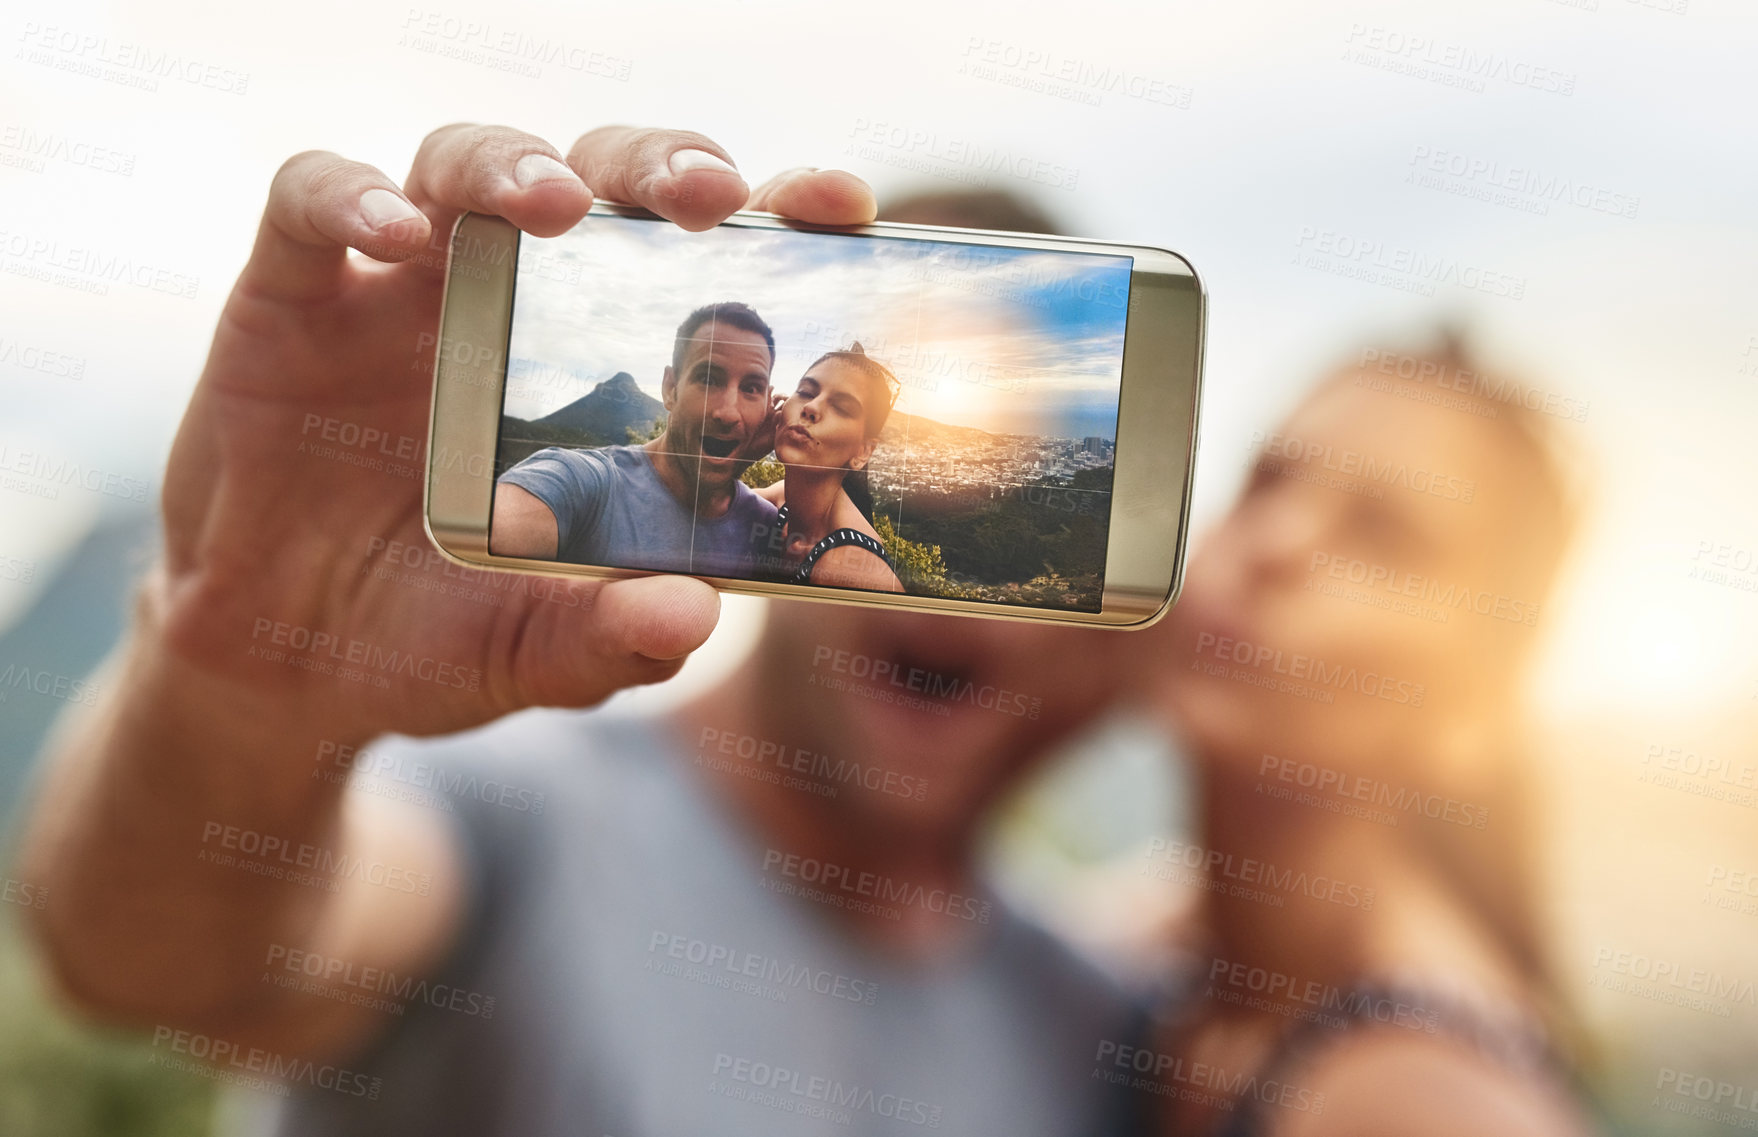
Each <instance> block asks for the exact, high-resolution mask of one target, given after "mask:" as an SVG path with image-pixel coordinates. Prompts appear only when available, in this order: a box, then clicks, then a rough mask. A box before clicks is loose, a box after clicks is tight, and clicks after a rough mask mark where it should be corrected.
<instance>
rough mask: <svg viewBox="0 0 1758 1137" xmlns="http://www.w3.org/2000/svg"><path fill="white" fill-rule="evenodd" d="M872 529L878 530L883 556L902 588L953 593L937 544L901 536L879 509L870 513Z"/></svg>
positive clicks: (941, 594) (944, 594) (913, 590)
mask: <svg viewBox="0 0 1758 1137" xmlns="http://www.w3.org/2000/svg"><path fill="white" fill-rule="evenodd" d="M873 531H874V532H875V533H877V534H879V543H880V544H881V545H884V546H885V557H886V559H887V560H889V561H890V562H891V569H892V571H893V572H895V573H897V579H898V580H900V581H902V582H903V586H904V587H905V588H907V589H909V590H910V591H911V592H925V593H927V594H928V595H930V596H951V595H955V594H956V592H957V585H955V584H953V582H952V581H950V580H948V579H947V577H946V561H945V559H944V558H943V557H942V556H941V555H940V546H939V545H924V544H921V543H920V542H917V541H911V540H909V539H908V538H907V537H904V536H902V535H901V534H899V533H898V531H897V529H896V528H895V527H894V526H893V525H892V524H891V518H890V517H889V516H888V515H886V514H885V513H884V512H883V511H879V512H877V514H876V515H875V516H874V518H873Z"/></svg>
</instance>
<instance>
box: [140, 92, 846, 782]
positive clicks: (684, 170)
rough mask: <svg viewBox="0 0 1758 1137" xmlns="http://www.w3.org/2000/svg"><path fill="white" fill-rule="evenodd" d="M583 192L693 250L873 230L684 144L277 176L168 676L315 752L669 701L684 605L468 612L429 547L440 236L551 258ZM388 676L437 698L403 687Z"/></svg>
mask: <svg viewBox="0 0 1758 1137" xmlns="http://www.w3.org/2000/svg"><path fill="white" fill-rule="evenodd" d="M582 174H584V175H585V178H584V179H582V176H581V175H582ZM594 192H596V193H599V194H603V195H607V196H613V197H617V198H620V199H622V200H627V201H631V202H638V203H640V204H641V205H643V206H645V207H646V208H648V209H650V210H652V211H654V212H655V213H657V214H659V215H661V216H665V217H668V218H671V219H673V222H674V223H675V224H676V225H677V226H679V227H685V228H692V229H701V228H705V227H710V226H712V225H714V224H716V223H717V222H719V221H721V220H723V219H724V218H725V217H726V216H727V215H729V214H730V213H731V212H732V211H733V210H735V209H738V208H741V207H743V206H745V205H747V204H748V203H756V204H761V205H764V206H766V207H769V208H776V209H793V210H797V211H798V212H799V213H800V215H801V216H803V217H807V218H810V219H812V220H817V221H823V222H830V223H853V222H861V221H865V220H868V219H870V218H871V217H872V214H873V208H874V207H873V200H872V196H871V194H870V193H869V192H868V191H867V189H866V187H865V186H864V184H862V183H861V182H859V180H858V179H855V178H853V177H852V176H851V175H848V174H842V173H837V172H834V171H826V172H823V173H801V172H794V173H790V174H788V175H784V176H782V177H781V178H778V179H776V180H775V181H774V182H772V183H770V184H769V185H767V186H764V187H761V188H759V189H758V190H757V191H756V192H755V193H753V192H752V191H751V189H750V188H749V187H748V186H747V185H746V183H745V181H744V180H743V178H741V177H740V176H739V175H738V174H737V173H736V171H734V170H733V168H732V166H731V164H730V161H729V159H728V156H727V155H726V152H725V151H724V150H722V149H721V148H720V147H719V146H718V145H717V144H715V143H714V142H712V141H710V140H708V139H706V138H704V137H702V136H701V135H697V134H693V133H689V132H683V131H668V130H635V129H629V128H607V129H603V130H598V131H593V132H590V133H588V134H586V135H584V136H582V137H581V138H580V139H579V141H578V142H576V143H575V145H574V146H573V148H572V150H571V151H570V152H569V154H568V155H567V157H566V159H565V160H564V158H563V156H562V155H561V154H560V153H559V152H558V151H557V150H555V149H554V148H553V147H551V146H550V145H549V144H548V143H547V142H545V141H543V140H542V139H539V138H536V137H534V136H532V135H529V134H525V133H523V132H520V131H516V130H512V129H509V128H504V127H487V126H467V125H460V126H452V127H446V128H443V129H441V130H438V131H435V132H434V133H433V134H432V135H430V136H429V137H428V138H427V139H426V140H425V141H424V142H423V143H422V144H421V146H420V149H419V152H418V154H417V156H416V159H415V162H414V165H413V168H412V169H411V171H410V174H409V177H408V179H407V181H406V183H405V184H404V185H402V186H399V185H398V184H397V183H396V182H395V181H393V180H392V179H390V178H388V177H386V176H385V175H384V174H383V173H381V172H379V171H378V170H376V169H374V168H373V167H371V166H367V165H364V164H362V163H358V162H353V161H349V160H347V159H344V158H341V157H338V156H336V155H333V154H327V153H318V152H312V153H306V154H301V155H299V156H297V157H295V158H293V159H291V160H289V161H288V162H287V164H286V165H285V166H284V167H283V168H282V169H281V170H280V172H279V173H278V174H277V175H276V177H275V180H274V184H273V186H272V188H271V189H270V192H269V200H268V207H267V210H266V213H265V215H264V218H263V222H262V226H261V230H260V232H259V234H258V236H257V241H256V247H255V249H254V251H253V254H252V256H251V259H250V262H249V263H248V265H247V266H246V267H245V269H244V271H243V274H242V276H241V277H240V279H239V281H238V284H237V287H236V288H235V290H234V292H233V294H232V295H231V297H230V298H229V300H228V302H227V304H226V308H225V311H224V313H223V315H222V317H221V319H220V322H219V326H218V328H217V331H216V334H215V337H214V342H213V347H212V350H211V353H210V356H209V359H208V362H207V366H206V368H205V371H204V373H203V375H202V377H201V381H200V383H199V384H198V386H197V388H196V390H195V393H194V395H193V398H192V400H191V403H190V406H189V408H188V411H187V414H186V416H185V420H184V422H183V424H182V427H181V430H180V431H179V435H178V438H177V441H176V445H175V447H174V449H173V452H172V454H171V458H170V464H169V468H168V470H167V474H166V480H165V491H164V508H165V524H166V556H165V564H164V568H163V570H162V572H161V573H160V574H159V577H158V580H157V583H156V584H155V585H154V586H153V587H152V588H151V589H150V592H151V594H152V596H153V597H154V604H155V605H156V608H157V610H159V612H160V616H159V619H160V621H161V622H162V623H163V624H164V626H165V627H166V628H167V630H168V635H169V636H170V638H171V639H172V640H173V641H174V643H175V650H176V651H177V652H178V653H180V654H181V655H183V656H185V657H187V658H188V659H189V660H190V661H191V662H192V663H194V664H195V666H196V667H197V668H198V669H199V670H201V671H202V672H204V673H206V674H209V675H212V676H213V677H214V681H215V683H216V684H220V685H224V686H226V687H228V688H243V689H244V690H246V691H247V692H250V693H251V695H250V699H247V700H244V703H249V702H250V701H251V700H257V701H261V702H272V703H273V704H274V705H277V706H280V707H284V708H286V710H287V714H288V715H289V716H291V717H300V716H303V717H304V718H305V719H307V720H312V721H315V719H316V718H321V719H322V721H323V722H324V724H325V725H324V726H323V728H322V729H324V730H325V731H327V732H328V733H327V734H326V735H325V736H326V737H342V736H344V735H354V734H364V735H371V734H376V733H378V732H381V731H384V730H402V731H409V732H414V733H432V732H437V731H445V730H452V729H459V728H462V727H465V726H469V725H472V724H474V723H478V722H482V721H486V720H488V719H490V718H493V717H495V716H497V715H500V714H503V713H505V712H507V711H510V710H514V709H516V708H518V707H521V706H525V705H531V704H548V705H585V704H590V703H593V702H596V701H598V700H600V699H603V698H604V697H605V696H607V695H609V694H610V693H612V692H613V691H615V690H617V689H619V688H621V687H624V686H627V685H629V684H632V683H641V682H650V681H654V680H658V679H662V678H664V677H666V676H667V675H669V674H671V673H672V672H673V671H674V670H675V669H676V668H677V667H678V666H679V664H680V662H681V660H682V658H683V657H684V656H685V655H686V654H687V653H688V652H689V651H690V650H692V649H694V648H695V647H696V646H698V645H699V644H700V643H701V642H702V640H703V639H704V638H705V637H706V636H707V634H708V632H709V631H710V629H711V628H712V626H713V624H714V622H715V619H716V615H717V612H718V600H717V598H716V597H715V595H714V594H713V591H712V590H711V589H710V588H708V587H707V586H705V585H702V584H700V583H699V582H696V581H692V580H686V579H681V578H667V579H654V580H646V581H631V582H627V583H617V584H610V585H606V584H604V583H603V582H597V581H586V580H579V581H573V582H564V583H563V584H562V585H560V586H559V587H558V588H556V589H552V590H545V591H543V592H542V593H541V595H533V594H532V593H531V592H529V591H519V592H512V593H509V594H506V595H504V596H502V595H496V596H495V597H493V599H494V601H495V602H494V603H487V602H476V601H473V600H468V599H466V600H460V599H458V598H457V596H455V595H452V594H451V593H453V592H456V591H458V590H459V589H458V585H459V583H460V582H459V578H458V573H457V570H456V569H455V568H454V567H453V566H450V565H448V564H446V563H445V562H444V561H443V560H442V559H441V558H440V557H439V555H438V554H437V553H435V552H434V551H433V549H432V547H431V546H430V544H429V543H428V540H427V537H426V535H425V533H424V532H423V528H422V500H421V493H422V471H421V454H420V450H421V446H422V443H423V440H424V438H425V435H426V431H427V428H428V399H429V396H430V391H431V382H432V379H431V376H432V366H433V357H434V336H433V330H434V328H435V326H436V323H437V320H438V316H439V311H440V302H441V296H442V293H443V290H444V287H445V259H446V258H445V253H446V247H447V243H448V238H449V235H450V232H451V229H452V225H453V222H454V221H455V219H456V218H457V217H459V216H460V215H461V214H463V213H464V212H465V211H476V212H477V213H489V214H496V215H498V216H500V217H504V218H505V219H506V223H507V224H509V225H510V226H513V227H516V228H518V229H519V230H521V231H524V232H528V233H531V234H534V235H546V236H553V235H556V234H559V233H562V232H566V231H567V230H569V229H570V228H572V227H573V226H574V225H575V224H576V223H577V222H578V221H579V220H580V218H581V217H582V216H584V214H585V212H586V211H587V209H588V208H589V207H590V206H591V204H592V201H593V193H594ZM350 250H354V251H357V252H358V253H361V254H364V258H363V257H359V256H355V255H354V254H353V253H351V252H350ZM365 258H371V260H373V261H379V262H384V263H378V264H374V263H370V262H369V261H368V260H367V259H365ZM474 575H476V574H469V576H474ZM468 579H469V577H468V576H467V577H466V578H465V580H464V583H466V584H467V583H468ZM314 643H315V644H317V645H319V646H318V648H317V649H315V650H314V649H313V646H312V645H313V644H314ZM515 645H516V650H515ZM252 649H257V650H256V651H254V652H253V651H252ZM268 657H279V658H282V659H283V660H284V661H285V660H301V661H305V660H306V657H311V658H310V660H309V662H311V663H312V664H314V667H313V668H310V669H308V668H306V667H305V666H304V665H303V663H302V664H301V666H298V667H295V666H289V665H286V663H285V662H283V663H282V664H272V663H267V662H261V660H262V659H264V658H268ZM405 659H412V660H414V661H415V669H416V670H419V671H420V672H421V673H422V674H424V675H430V676H431V675H438V674H440V673H441V672H442V671H443V673H444V675H445V676H446V683H444V684H439V685H436V683H435V682H434V681H424V680H422V679H420V678H415V679H411V678H410V677H409V675H408V674H405V673H404V672H403V671H401V670H399V668H400V667H401V661H402V660H405ZM325 667H328V668H330V669H331V671H340V670H344V669H346V670H347V671H348V672H349V673H351V674H354V673H358V675H359V676H360V681H358V682H354V681H344V680H341V679H338V678H336V677H335V675H334V674H333V673H326V672H325V671H324V670H323V668H325ZM454 681H459V682H461V686H452V685H451V684H452V683H453V682H454ZM381 684H382V685H381ZM221 701H222V702H233V703H238V702H239V701H238V700H221ZM300 773H301V776H303V773H304V771H301V772H300Z"/></svg>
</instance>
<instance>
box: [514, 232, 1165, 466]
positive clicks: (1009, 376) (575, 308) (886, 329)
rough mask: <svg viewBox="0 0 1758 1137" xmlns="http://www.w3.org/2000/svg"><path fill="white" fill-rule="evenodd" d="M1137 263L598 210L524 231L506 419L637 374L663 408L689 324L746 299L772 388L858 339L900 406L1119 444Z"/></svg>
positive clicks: (1016, 430)
mask: <svg viewBox="0 0 1758 1137" xmlns="http://www.w3.org/2000/svg"><path fill="white" fill-rule="evenodd" d="M1131 264H1132V262H1131V259H1130V258H1129V257H1126V256H1094V255H1089V254H1081V253H1063V252H1049V251H1043V250H1033V249H1009V248H996V247H991V246H970V245H963V244H958V243H953V242H940V241H912V240H903V239H896V238H875V237H862V238H849V237H842V236H827V235H824V234H817V233H804V232H794V231H789V230H773V229H756V228H741V227H736V226H722V227H720V228H716V229H712V230H709V231H708V232H706V233H694V234H692V233H684V232H682V231H680V230H678V229H676V228H673V227H671V226H669V225H661V224H656V223H654V222H651V221H645V220H640V219H631V218H622V217H614V216H606V215H593V216H590V217H588V218H587V219H586V220H585V221H584V222H582V223H581V224H580V225H579V226H577V227H576V228H575V229H574V230H572V231H571V232H569V233H566V234H563V235H562V236H560V237H555V238H549V239H539V238H532V237H529V236H527V237H525V238H524V243H523V245H522V247H521V271H520V276H519V284H518V290H517V294H516V297H515V302H514V319H513V332H512V346H511V359H512V364H511V374H512V376H513V378H512V381H511V382H510V383H509V385H508V396H507V403H506V410H507V413H508V414H512V415H516V416H518V417H520V418H528V419H529V418H540V417H542V416H543V415H545V414H548V413H550V412H551V411H554V410H557V409H558V408H560V407H562V406H565V405H567V404H568V403H569V402H572V401H573V400H575V399H577V398H579V397H580V396H582V395H584V394H586V393H587V392H589V391H590V390H591V389H592V388H593V386H594V385H596V384H597V383H599V382H600V381H602V380H604V379H607V378H609V377H610V376H611V375H614V374H615V373H616V372H618V371H627V372H629V374H630V375H632V376H633V377H634V378H635V382H636V383H637V385H639V386H640V387H641V389H642V390H644V391H646V392H647V393H648V394H650V395H653V396H654V397H655V398H657V397H658V396H659V389H660V381H661V378H662V377H663V374H664V369H665V366H666V364H667V363H668V362H669V361H670V356H671V347H672V341H673V337H674V336H675V334H676V330H677V325H678V324H679V322H680V321H682V319H683V318H684V316H685V315H686V314H688V313H689V312H690V311H691V310H692V309H694V308H697V307H699V306H701V305H703V304H708V303H712V302H715V301H720V300H739V301H743V302H744V303H746V304H749V305H750V306H751V307H753V308H755V309H756V310H757V312H758V313H759V314H760V315H761V316H762V317H763V318H764V320H765V321H767V322H768V323H769V325H770V326H771V327H772V328H773V329H774V331H775V338H776V365H775V370H774V382H775V385H776V388H777V389H778V390H780V391H783V392H787V391H791V390H792V389H793V387H794V384H795V382H796V381H797V380H798V378H799V376H800V375H801V374H802V373H803V372H804V371H805V369H806V368H807V367H808V366H810V364H811V363H812V361H813V360H814V359H816V358H817V357H818V356H819V355H821V354H823V353H824V352H826V351H830V350H833V349H837V348H842V347H846V346H848V345H849V344H850V343H851V342H853V341H856V340H859V341H860V342H861V344H862V345H863V346H864V347H865V349H866V350H867V352H868V354H870V355H872V356H873V357H875V358H876V359H878V360H880V361H881V362H883V363H885V364H886V365H887V366H889V367H891V368H892V370H893V371H894V372H895V373H896V374H897V376H898V379H899V381H900V383H901V384H902V393H901V395H900V396H899V399H898V403H897V409H898V410H899V411H902V412H905V413H908V414H915V415H923V416H925V417H928V418H931V419H935V420H937V421H940V422H945V423H951V424H953V425H957V426H968V427H975V428H977V429H981V430H988V431H993V432H996V433H1010V434H1037V435H1055V436H1062V437H1077V438H1078V437H1083V436H1085V435H1089V434H1100V435H1103V436H1105V437H1114V436H1115V427H1116V418H1117V391H1118V384H1119V382H1120V377H1121V369H1122V360H1123V338H1124V325H1125V320H1126V316H1127V312H1128V289H1129V274H1130V269H1131Z"/></svg>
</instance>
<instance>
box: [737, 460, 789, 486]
mask: <svg viewBox="0 0 1758 1137" xmlns="http://www.w3.org/2000/svg"><path fill="white" fill-rule="evenodd" d="M786 473H787V467H785V466H783V465H782V464H781V459H779V458H777V457H776V456H775V455H773V454H771V455H770V456H769V457H767V458H761V459H759V460H757V461H755V462H752V463H751V465H750V467H749V468H748V469H746V470H745V472H744V473H743V474H740V475H739V480H740V481H742V482H744V483H745V484H746V485H747V486H750V487H751V488H752V489H754V490H760V489H763V488H765V487H767V486H772V485H774V484H775V483H776V482H779V481H781V479H782V476H783V475H785V474H786Z"/></svg>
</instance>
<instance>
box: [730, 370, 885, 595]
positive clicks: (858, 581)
mask: <svg viewBox="0 0 1758 1137" xmlns="http://www.w3.org/2000/svg"><path fill="white" fill-rule="evenodd" d="M897 392H898V382H897V378H896V377H895V376H894V375H892V373H891V369H890V368H888V367H886V366H885V365H884V364H883V363H880V362H879V361H878V360H876V359H874V358H873V357H872V356H870V355H868V354H867V353H866V351H865V349H863V348H862V347H861V345H860V344H859V343H856V344H854V345H852V346H851V347H849V348H847V349H845V350H842V351H831V352H826V353H825V354H824V355H821V356H819V357H818V359H817V360H816V361H815V362H814V363H813V364H812V365H811V366H810V367H808V368H806V373H805V374H804V375H802V376H801V377H800V382H799V385H798V386H797V387H796V388H795V389H794V393H793V394H792V395H790V396H789V397H788V398H787V399H786V401H784V402H783V403H782V404H781V406H780V407H779V408H778V409H777V410H776V412H775V457H776V459H777V460H778V461H779V462H781V464H782V467H783V469H784V470H785V471H786V473H785V474H784V476H783V477H782V479H781V480H780V481H778V482H776V483H774V484H773V485H771V486H769V487H767V488H766V489H764V490H762V491H760V492H761V493H762V494H763V496H764V497H766V498H767V499H769V501H770V502H771V503H773V504H774V505H776V506H777V507H778V508H779V510H780V512H779V514H778V516H777V518H776V520H777V523H778V524H779V527H780V529H779V533H778V534H777V535H776V538H775V540H774V541H773V543H772V549H773V553H774V556H775V560H776V564H775V567H776V568H777V569H778V572H779V575H780V576H781V577H782V578H783V579H785V580H787V581H788V582H790V583H792V584H813V585H819V586H823V587H830V588H860V589H866V590H869V591H875V592H902V591H903V585H902V583H901V582H900V581H899V580H898V579H897V574H896V573H895V572H894V571H892V568H891V564H890V562H889V561H887V560H886V558H885V547H884V546H883V545H882V544H881V543H880V541H879V534H878V532H877V531H875V530H874V528H873V522H872V520H871V516H870V515H871V512H872V494H871V492H870V491H869V490H868V489H867V485H866V468H867V464H868V463H869V462H870V461H871V460H872V458H873V451H874V449H875V448H876V447H877V446H878V445H879V432H880V431H882V430H884V429H885V421H886V419H887V418H889V417H890V415H891V407H892V404H893V403H895V402H896V401H897Z"/></svg>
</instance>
